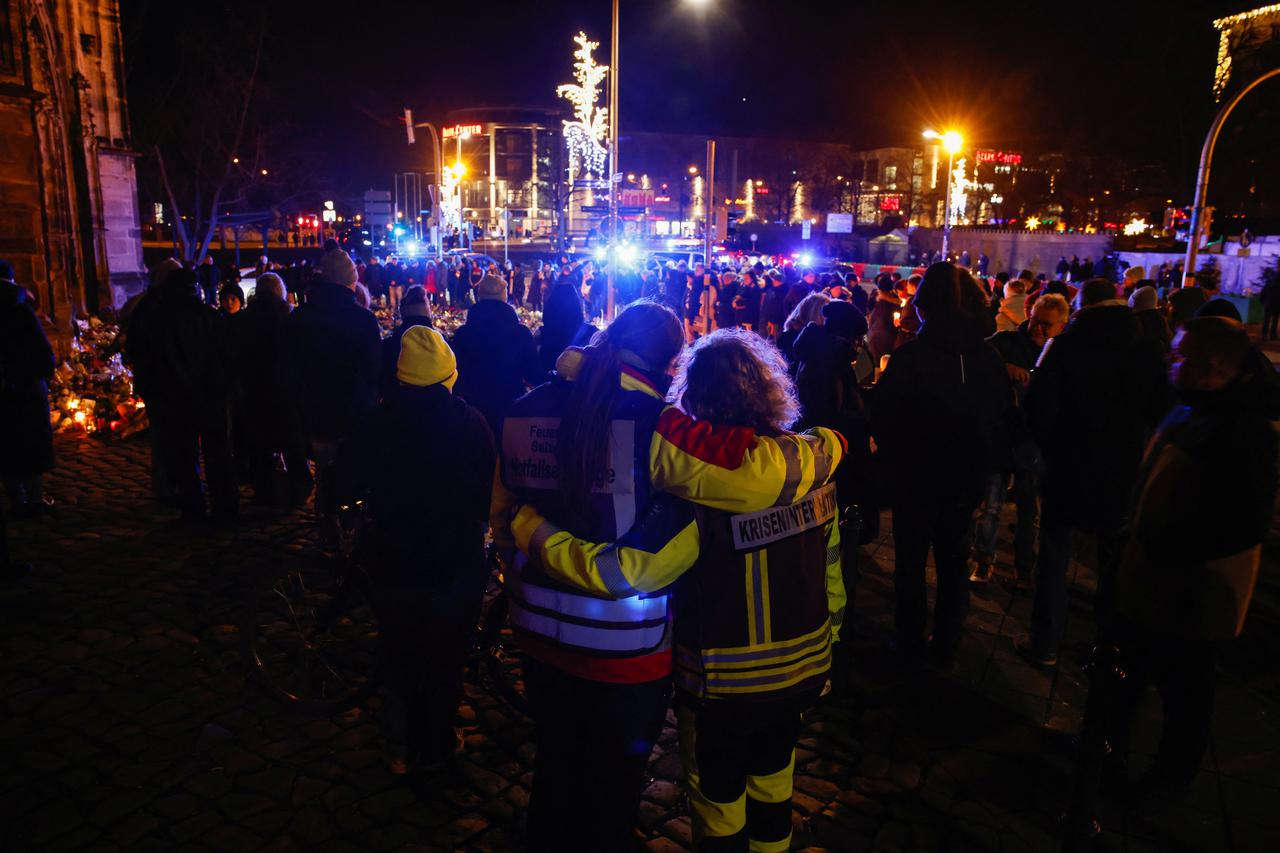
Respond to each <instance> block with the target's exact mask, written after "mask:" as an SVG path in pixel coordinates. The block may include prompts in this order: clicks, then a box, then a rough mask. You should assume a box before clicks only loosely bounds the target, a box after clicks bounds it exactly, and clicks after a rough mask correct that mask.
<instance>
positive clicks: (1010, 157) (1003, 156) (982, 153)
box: [974, 148, 1022, 166]
mask: <svg viewBox="0 0 1280 853" xmlns="http://www.w3.org/2000/svg"><path fill="white" fill-rule="evenodd" d="M974 158H975V159H976V160H977V161H978V162H979V163H999V164H1000V165H1002V166H1017V165H1018V164H1020V163H1021V162H1022V155H1021V154H1018V153H1016V152H1014V151H992V150H991V149H989V148H986V149H979V150H978V151H977V152H976V153H975V154H974Z"/></svg>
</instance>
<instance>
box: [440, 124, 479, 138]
mask: <svg viewBox="0 0 1280 853" xmlns="http://www.w3.org/2000/svg"><path fill="white" fill-rule="evenodd" d="M477 133H484V126H483V125H479V124H455V125H454V126H453V127H446V128H443V129H441V131H440V135H441V136H443V137H444V138H445V139H453V138H454V137H456V136H471V135H472V134H477Z"/></svg>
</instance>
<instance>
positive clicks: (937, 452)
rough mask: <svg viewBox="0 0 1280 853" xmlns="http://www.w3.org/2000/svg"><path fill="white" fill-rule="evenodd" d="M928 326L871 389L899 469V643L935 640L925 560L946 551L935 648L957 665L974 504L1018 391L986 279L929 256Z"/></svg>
mask: <svg viewBox="0 0 1280 853" xmlns="http://www.w3.org/2000/svg"><path fill="white" fill-rule="evenodd" d="M914 305H915V308H916V313H918V314H919V315H920V321H921V324H922V325H921V329H920V333H919V334H918V335H917V336H916V339H915V340H913V341H910V342H908V343H906V344H904V345H903V346H902V348H901V349H899V350H898V351H896V352H895V353H894V355H893V358H892V359H890V361H889V366H888V369H887V370H886V371H885V372H884V374H883V375H882V376H881V377H880V381H879V382H878V383H877V384H876V386H875V388H874V390H873V396H872V397H871V400H870V406H871V423H872V433H873V435H874V436H875V440H876V443H877V444H878V445H879V447H880V453H881V454H882V456H883V458H882V459H881V460H880V462H881V464H883V465H885V466H886V468H887V469H889V470H892V471H894V473H895V477H894V479H893V481H892V482H891V483H889V484H888V485H889V486H890V487H891V488H890V492H889V495H888V497H889V499H890V502H891V504H892V506H893V537H894V548H895V552H896V557H895V560H896V568H895V570H894V592H895V595H896V597H897V607H896V613H895V618H894V624H895V629H896V632H897V637H898V639H897V649H898V653H899V654H900V655H902V656H904V657H905V658H906V659H907V660H908V661H911V660H914V659H916V658H917V657H918V656H919V655H920V653H921V652H922V651H923V650H924V643H925V636H926V630H925V628H926V624H927V621H928V612H927V608H928V604H927V598H926V587H925V563H926V561H927V559H928V556H929V549H930V547H932V548H933V551H934V559H935V561H936V563H937V575H938V597H937V603H936V604H935V607H934V620H933V621H934V626H933V638H932V642H931V645H930V647H929V655H930V659H931V660H932V661H933V662H934V663H936V664H938V665H940V666H943V667H949V666H950V665H951V663H952V661H953V660H954V658H955V654H956V651H957V649H958V647H959V644H960V637H961V633H962V627H963V625H964V618H965V614H966V612H967V611H968V607H969V586H968V582H967V579H968V573H967V571H966V561H967V559H968V554H969V543H970V538H971V536H972V532H973V511H974V508H975V507H976V506H977V505H978V502H979V501H980V500H981V499H982V493H983V485H984V483H985V481H986V477H987V475H988V474H989V472H990V471H991V470H992V468H993V458H994V453H995V450H994V447H993V442H994V440H995V436H996V431H997V427H998V425H999V423H1000V420H1001V418H1002V417H1003V414H1004V411H1005V407H1006V406H1007V400H1008V379H1007V377H1006V373H1005V368H1004V363H1003V362H1002V361H1001V359H1000V356H999V354H998V353H997V352H996V351H995V350H994V349H992V347H991V345H990V344H988V343H987V342H986V340H985V339H986V338H987V337H989V336H990V335H991V333H992V332H993V331H994V328H993V326H994V323H993V322H992V320H991V317H990V315H989V314H988V313H987V311H986V303H985V300H984V298H983V295H982V291H981V289H980V288H979V287H978V285H977V283H976V282H974V281H973V279H972V277H971V276H969V274H968V273H967V272H965V271H963V270H961V269H959V268H957V267H955V266H953V265H952V264H950V263H945V262H944V263H939V264H934V265H933V266H931V267H929V269H928V270H927V271H926V272H925V275H924V278H923V280H922V281H921V282H920V289H919V290H918V291H917V292H916V296H915V302H914Z"/></svg>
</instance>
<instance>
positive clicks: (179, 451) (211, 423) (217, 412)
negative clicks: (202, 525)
mask: <svg viewBox="0 0 1280 853" xmlns="http://www.w3.org/2000/svg"><path fill="white" fill-rule="evenodd" d="M147 417H148V418H149V419H150V421H151V440H152V442H153V443H154V446H155V449H156V451H157V454H158V455H159V457H160V464H161V465H162V466H163V467H164V473H165V476H166V478H167V479H168V483H169V488H170V489H171V490H172V492H173V494H174V495H175V496H176V498H177V500H178V506H179V507H180V508H181V509H182V514H183V515H184V516H187V517H199V516H202V515H204V510H205V505H204V490H203V488H202V487H201V484H200V460H201V457H203V458H204V475H205V479H206V480H207V481H208V483H209V497H210V499H211V500H212V502H213V511H214V512H215V513H216V514H218V515H234V514H235V512H236V510H237V505H238V503H239V494H238V491H237V489H236V482H235V472H234V470H233V465H232V461H231V435H230V423H229V421H228V417H227V403H226V401H225V400H219V401H216V402H205V403H203V404H199V405H190V406H175V405H173V404H171V403H168V402H164V401H161V400H148V401H147Z"/></svg>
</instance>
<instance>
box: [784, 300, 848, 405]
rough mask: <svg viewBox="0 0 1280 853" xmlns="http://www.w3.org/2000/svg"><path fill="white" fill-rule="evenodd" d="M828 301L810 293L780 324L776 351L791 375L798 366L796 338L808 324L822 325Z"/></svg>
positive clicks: (793, 374)
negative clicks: (780, 332) (785, 361)
mask: <svg viewBox="0 0 1280 853" xmlns="http://www.w3.org/2000/svg"><path fill="white" fill-rule="evenodd" d="M830 301H831V297H829V296H827V294H825V293H810V294H809V295H808V296H806V297H805V298H804V299H801V300H800V302H799V304H797V305H796V307H795V308H793V309H792V311H791V313H790V314H789V315H788V316H787V322H785V323H783V324H782V334H781V335H779V336H778V351H779V352H781V353H782V355H783V357H784V358H786V360H787V364H789V365H790V366H791V375H792V376H793V377H794V376H795V374H796V368H797V367H798V366H799V365H798V364H797V363H796V357H795V345H796V339H797V338H799V337H800V333H801V332H803V331H804V330H805V329H806V328H807V327H808V326H809V324H811V323H817V324H818V325H819V326H821V325H822V323H823V317H822V309H823V307H824V306H826V304H827V303H828V302H830ZM864 324H865V323H864ZM863 334H865V332H864V333H863ZM800 404H801V405H802V406H803V405H804V400H803V398H801V403H800Z"/></svg>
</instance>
